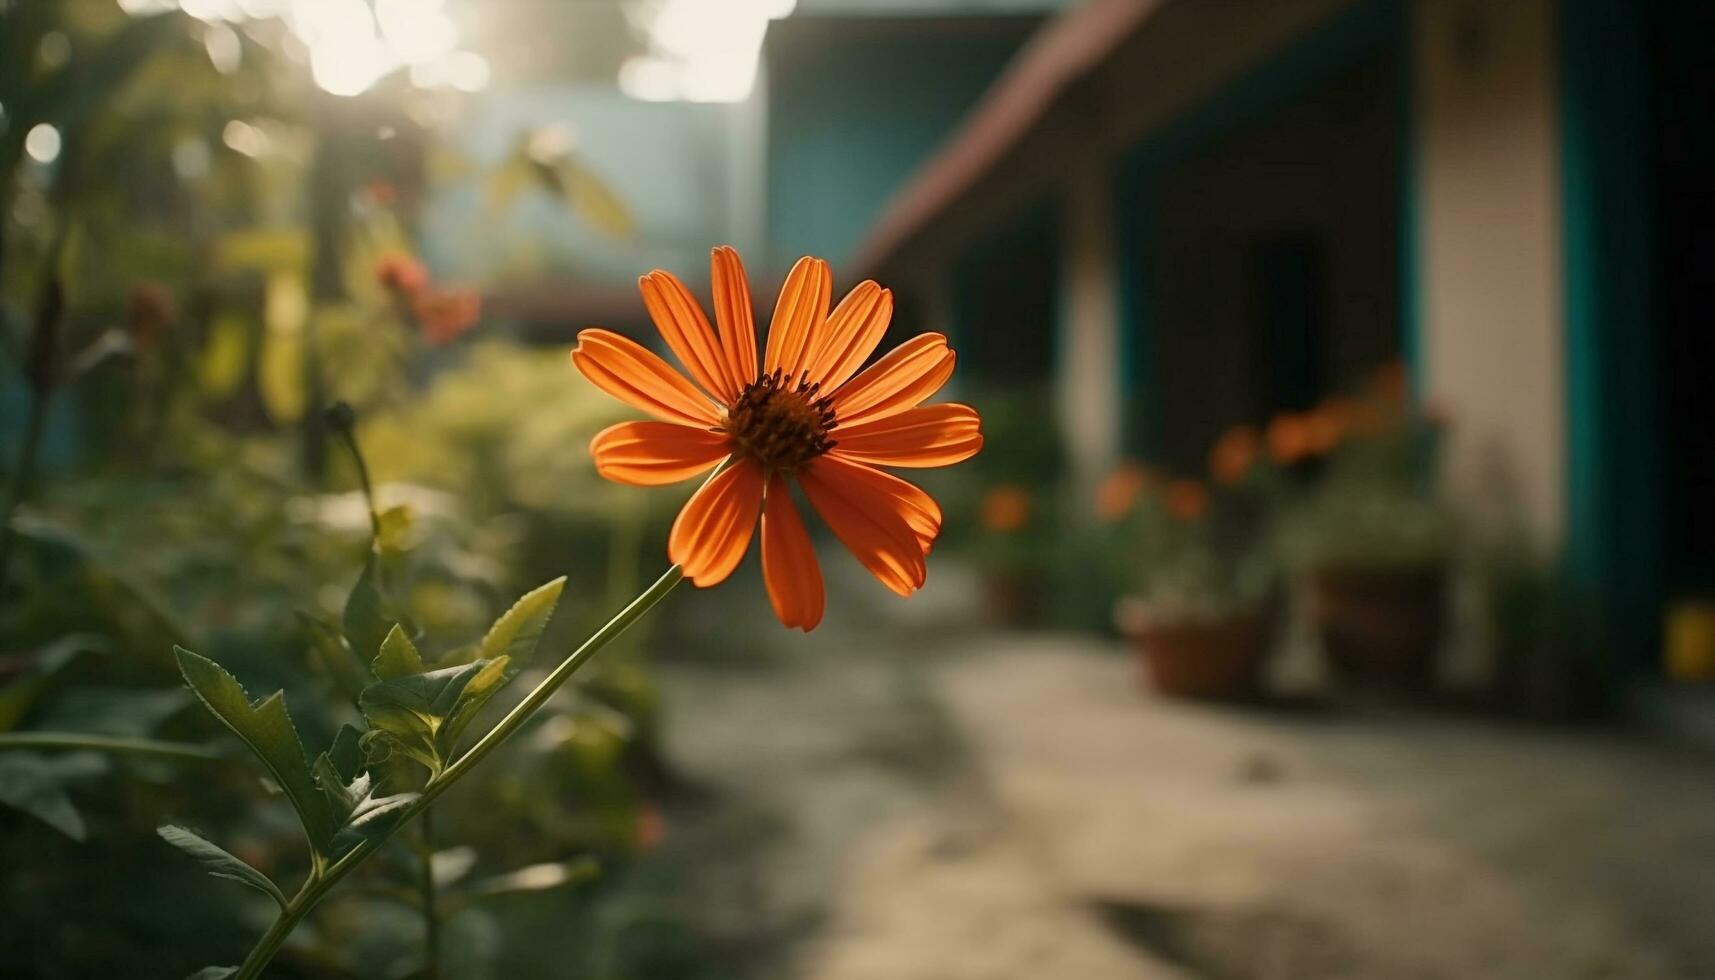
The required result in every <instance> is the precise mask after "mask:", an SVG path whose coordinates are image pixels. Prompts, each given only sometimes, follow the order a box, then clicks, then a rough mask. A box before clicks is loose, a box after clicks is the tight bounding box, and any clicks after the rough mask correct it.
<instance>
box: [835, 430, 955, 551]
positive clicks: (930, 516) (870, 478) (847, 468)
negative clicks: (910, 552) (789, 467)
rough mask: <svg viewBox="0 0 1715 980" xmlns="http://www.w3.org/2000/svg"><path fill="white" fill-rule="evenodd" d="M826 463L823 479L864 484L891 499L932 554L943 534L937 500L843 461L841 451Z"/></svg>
mask: <svg viewBox="0 0 1715 980" xmlns="http://www.w3.org/2000/svg"><path fill="white" fill-rule="evenodd" d="M822 460H823V462H822V464H821V465H822V472H823V475H824V476H827V477H828V478H829V479H833V480H837V481H838V482H839V483H840V484H841V485H858V484H861V485H863V486H865V487H867V488H869V489H871V490H874V491H876V492H878V493H882V494H885V495H886V496H888V497H891V498H892V499H893V501H894V503H895V504H897V505H898V508H899V515H900V516H901V517H903V518H905V523H906V525H907V526H909V527H910V528H911V532H912V533H913V534H915V535H916V536H917V545H918V547H919V548H921V549H922V550H923V554H925V555H927V554H929V549H930V547H931V546H933V545H934V543H935V539H936V538H937V537H939V536H940V534H941V505H939V504H937V503H935V498H933V497H931V496H929V495H928V494H927V493H924V492H923V490H922V489H921V488H920V487H917V486H915V485H913V484H910V483H907V482H905V481H904V480H901V479H900V478H899V477H897V476H894V475H893V474H892V473H885V472H883V471H881V470H878V469H876V468H874V467H872V466H866V465H864V464H863V463H858V462H853V461H852V460H849V459H842V458H840V455H839V453H838V451H835V452H833V453H830V454H828V455H827V456H824V457H822Z"/></svg>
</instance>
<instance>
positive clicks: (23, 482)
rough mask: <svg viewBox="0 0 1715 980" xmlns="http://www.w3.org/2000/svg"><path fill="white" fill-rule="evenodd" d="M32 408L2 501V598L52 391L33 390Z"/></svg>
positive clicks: (40, 446) (0, 556)
mask: <svg viewBox="0 0 1715 980" xmlns="http://www.w3.org/2000/svg"><path fill="white" fill-rule="evenodd" d="M29 390H30V409H29V414H28V416H27V417H26V418H25V420H24V443H23V445H22V446H21V447H20V448H19V450H18V465H17V468H16V469H14V470H13V471H12V479H11V481H10V482H9V483H8V484H7V487H6V500H5V503H4V504H0V599H4V598H5V596H6V579H7V572H8V570H9V569H11V567H12V546H13V542H14V541H15V539H16V535H15V533H14V532H13V530H12V515H13V514H14V513H15V512H16V511H17V509H18V505H19V504H21V503H23V502H24V497H25V496H26V495H27V494H28V493H29V492H30V482H31V481H32V480H34V479H35V476H36V458H37V457H38V456H39V455H41V451H42V432H43V430H44V429H45V428H46V427H47V419H48V393H47V392H46V391H36V390H35V389H34V387H31V388H30V389H29Z"/></svg>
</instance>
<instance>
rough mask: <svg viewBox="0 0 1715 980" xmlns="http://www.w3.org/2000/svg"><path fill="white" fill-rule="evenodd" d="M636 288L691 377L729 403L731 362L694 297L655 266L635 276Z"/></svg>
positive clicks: (733, 391) (735, 386) (734, 384)
mask: <svg viewBox="0 0 1715 980" xmlns="http://www.w3.org/2000/svg"><path fill="white" fill-rule="evenodd" d="M637 288H638V289H639V290H641V291H642V293H643V305H644V306H645V307H646V308H647V309H648V310H649V318H650V319H651V320H654V321H655V329H657V330H659V331H661V336H662V338H663V339H665V340H666V341H667V346H668V347H669V348H671V349H672V351H673V354H674V355H675V356H677V357H678V358H679V363H681V364H683V365H685V370H686V371H689V372H690V374H691V377H692V378H693V379H695V380H696V382H697V383H698V384H700V385H702V386H703V388H704V389H705V390H706V391H708V392H709V393H710V394H712V395H714V396H715V397H716V398H718V399H720V400H721V401H723V402H727V403H731V402H732V401H733V399H735V398H737V397H738V392H739V388H740V385H739V382H738V381H737V380H736V379H735V377H734V372H733V370H732V365H730V364H728V363H727V356H726V352H725V351H723V350H721V345H720V341H718V340H716V339H715V332H714V330H713V329H711V328H710V327H709V319H708V317H706V316H704V315H703V308H702V307H701V306H698V305H697V298H696V297H695V296H692V295H691V291H690V290H689V289H686V288H685V284H684V283H682V282H680V281H679V277H678V276H675V275H673V274H672V273H671V272H666V271H664V270H661V269H656V270H655V271H654V272H651V273H649V274H648V275H647V276H644V277H643V278H641V279H639V280H637Z"/></svg>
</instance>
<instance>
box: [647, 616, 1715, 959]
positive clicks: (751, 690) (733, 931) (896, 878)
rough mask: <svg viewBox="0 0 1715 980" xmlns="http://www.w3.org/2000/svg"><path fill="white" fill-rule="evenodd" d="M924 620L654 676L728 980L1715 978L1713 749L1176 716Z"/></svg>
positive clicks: (1105, 666) (1509, 731)
mask: <svg viewBox="0 0 1715 980" xmlns="http://www.w3.org/2000/svg"><path fill="white" fill-rule="evenodd" d="M930 608H931V609H933V608H934V606H933V605H932V604H931V606H930ZM922 615H923V618H922V619H920V620H918V621H914V622H910V623H905V624H898V623H894V624H892V625H888V626H877V625H875V621H874V620H869V619H866V618H865V615H864V614H861V613H859V614H853V619H855V620H856V621H857V622H855V623H854V622H847V623H846V624H845V625H843V626H838V625H836V626H834V628H833V629H830V630H829V631H828V633H826V634H823V635H821V641H820V642H819V643H818V644H816V647H815V649H814V651H813V652H812V653H809V654H805V655H803V656H802V657H800V656H796V655H795V656H791V657H790V658H788V659H786V660H782V661H778V662H775V663H773V664H771V665H770V666H768V667H766V668H762V669H755V670H717V669H714V668H712V667H710V666H708V665H702V666H685V665H681V666H679V667H675V668H672V669H670V670H669V671H668V676H669V690H670V693H671V694H672V698H671V703H670V709H669V710H670V712H671V714H670V715H669V717H670V718H672V719H673V720H674V721H673V724H674V730H673V733H672V738H671V740H670V741H671V748H672V751H673V754H674V757H675V758H676V759H677V760H679V761H680V763H681V764H682V765H683V766H684V767H685V769H686V770H687V772H689V773H691V774H692V776H693V778H695V779H698V780H701V781H702V782H703V784H704V785H707V786H709V787H711V788H712V789H713V790H714V791H715V792H716V793H717V794H718V795H719V796H720V798H722V799H724V800H727V801H728V802H727V803H726V804H723V805H722V806H717V807H713V808H711V809H709V810H706V811H705V812H704V813H703V814H702V815H701V816H698V815H695V814H692V815H688V816H686V817H685V818H684V819H683V820H679V821H678V822H677V823H676V826H678V827H679V828H680V829H681V831H682V833H681V834H680V835H679V836H680V843H679V846H678V847H676V848H675V850H676V851H679V852H680V853H686V852H687V851H695V852H696V853H697V854H700V855H703V858H702V860H703V867H704V871H703V872H701V873H699V874H696V875H693V876H692V878H693V881H692V883H691V884H690V885H689V886H688V887H687V890H686V892H685V897H686V907H687V908H693V907H694V908H696V909H698V910H699V911H697V912H696V914H697V915H699V916H701V921H702V923H703V927H702V928H703V931H704V932H705V934H706V935H707V936H709V937H711V940H712V941H713V942H714V945H715V948H716V949H717V950H725V951H727V953H729V954H731V955H730V957H729V960H728V962H730V963H732V964H734V965H735V970H736V971H737V972H736V973H735V975H744V976H758V977H760V976H768V977H794V978H807V980H1026V978H1028V980H1060V978H1065V980H1108V978H1114V980H1122V978H1124V980H1130V978H1138V980H1155V978H1186V980H1189V978H1206V980H1323V978H1329V980H1359V978H1364V980H1391V978H1399V980H1527V978H1528V980H1550V978H1551V980H1561V978H1564V980H1582V978H1591V980H1595V978H1627V980H1632V978H1636V980H1657V978H1715V930H1711V929H1710V928H1709V926H1710V924H1711V923H1715V776H1712V769H1711V767H1710V765H1709V762H1708V760H1706V759H1701V758H1692V757H1682V756H1678V755H1676V754H1675V753H1674V752H1672V751H1669V750H1667V749H1665V748H1663V747H1661V746H1657V745H1650V744H1646V743H1644V742H1642V741H1639V740H1634V739H1631V738H1628V737H1626V736H1623V735H1619V734H1615V733H1583V734H1577V733H1568V732H1545V731H1541V730H1532V729H1523V728H1511V727H1505V726H1498V725H1492V724H1487V723H1478V722H1473V721H1469V720H1459V719H1449V718H1437V717H1415V716H1401V715H1399V714H1372V713H1357V714H1351V713H1347V714H1341V715H1337V716H1336V715H1329V714H1321V715H1312V714H1305V713H1302V712H1300V713H1269V712H1264V711H1243V710H1235V709H1227V708H1210V707H1202V706H1196V705H1187V704H1183V703H1176V702H1170V701H1164V700H1161V699H1158V698H1155V697H1153V696H1152V695H1149V694H1147V693H1146V692H1143V691H1142V690H1141V689H1140V687H1139V685H1138V683H1137V678H1136V675H1135V668H1134V666H1133V664H1132V662H1131V660H1130V659H1129V658H1128V657H1127V656H1125V655H1124V654H1123V652H1122V651H1118V650H1115V649H1112V648H1109V647H1106V646H1104V645H1102V644H1099V643H1093V642H1090V641H1087V640H1081V639H1076V638H1067V637H1050V636H1042V637H1029V636H1023V637H1021V636H1017V635H1010V634H978V635H973V634H972V633H971V632H970V631H969V630H966V629H960V628H955V625H954V624H955V623H956V622H968V621H969V619H968V618H963V616H964V614H963V613H959V614H958V615H957V616H955V615H954V611H953V610H952V609H950V608H949V609H948V610H946V618H941V617H940V616H938V615H937V614H934V613H926V614H922ZM857 623H862V625H863V627H864V628H863V629H862V630H861V631H860V630H857V629H855V628H853V627H854V626H855V625H857ZM831 625H833V624H831ZM741 720H743V721H748V722H750V723H737V722H740V721H741ZM738 801H742V806H741V805H739V802H738ZM723 813H724V816H718V815H719V814H723ZM759 826H763V827H766V828H767V829H765V830H762V831H758V830H757V829H756V828H757V827H759ZM740 827H748V828H750V829H749V831H748V834H749V836H748V838H746V839H748V840H749V841H750V843H749V844H743V843H741V842H740V837H741V836H743V835H737V836H735V834H736V833H737V828H740ZM681 849H682V850H681ZM711 850H714V851H717V852H719V853H720V854H721V855H723V858H722V859H717V860H715V861H713V862H709V861H708V860H707V855H708V853H709V852H710V851H711ZM710 896H722V897H721V898H718V899H711V897H710ZM711 903H712V905H713V906H714V908H712V909H711V908H710V906H711ZM763 949H766V950H770V951H771V952H770V953H769V954H768V955H759V954H758V953H757V951H758V950H763Z"/></svg>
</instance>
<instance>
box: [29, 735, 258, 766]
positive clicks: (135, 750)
mask: <svg viewBox="0 0 1715 980" xmlns="http://www.w3.org/2000/svg"><path fill="white" fill-rule="evenodd" d="M16 749H27V750H30V751H39V750H42V749H59V750H64V751H68V752H78V751H89V752H116V753H120V754H122V755H147V756H154V757H156V758H160V759H199V760H208V759H224V758H227V756H226V754H225V753H223V752H220V751H218V750H216V749H210V748H205V747H203V746H201V745H187V744H185V743H183V742H157V741H155V740H153V739H147V738H118V737H115V736H110V735H85V734H83V733H80V732H5V733H0V752H4V751H7V750H16Z"/></svg>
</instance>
